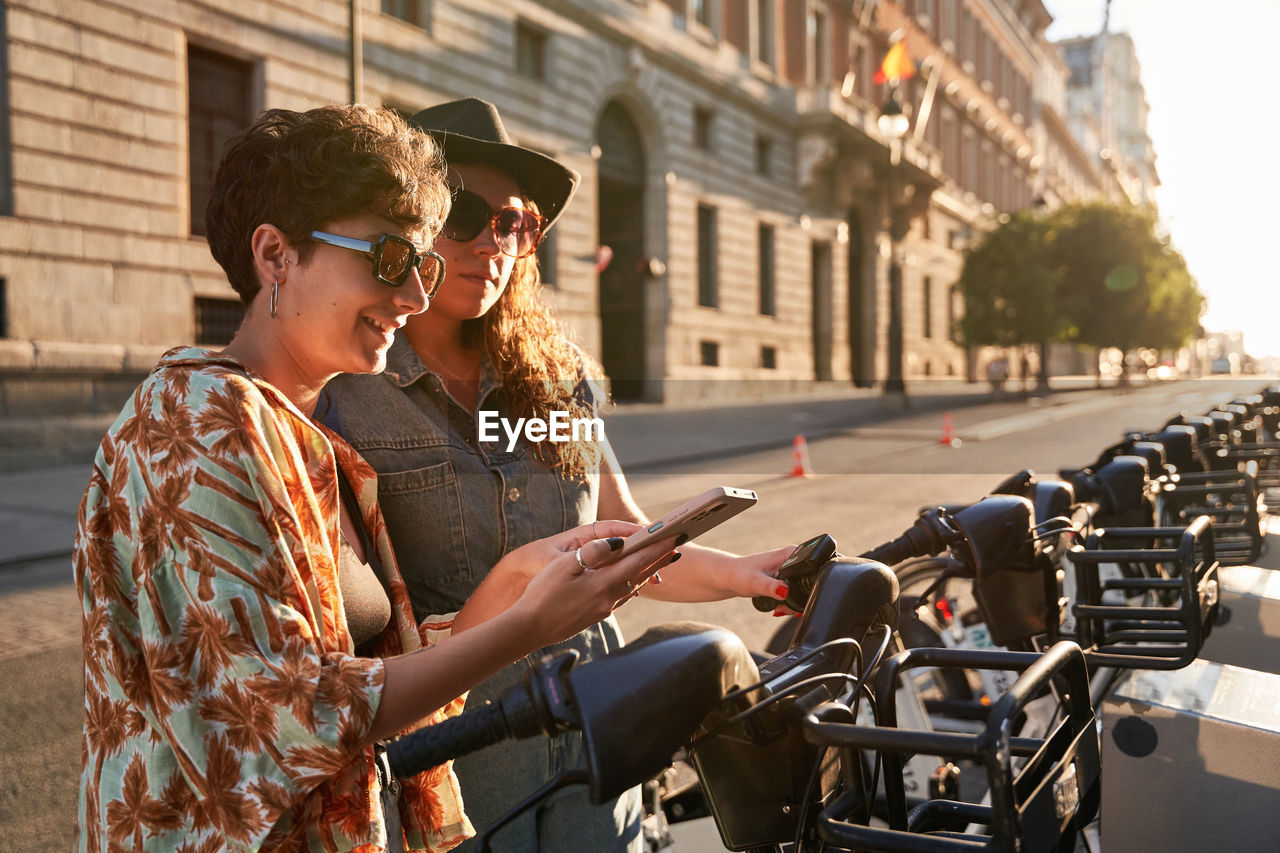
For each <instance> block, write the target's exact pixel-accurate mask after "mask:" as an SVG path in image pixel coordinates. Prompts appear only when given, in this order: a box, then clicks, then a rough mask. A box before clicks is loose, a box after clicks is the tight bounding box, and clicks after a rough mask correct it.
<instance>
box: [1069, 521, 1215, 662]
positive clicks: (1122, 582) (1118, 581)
mask: <svg viewBox="0 0 1280 853" xmlns="http://www.w3.org/2000/svg"><path fill="white" fill-rule="evenodd" d="M1153 544H1154V545H1156V546H1157V547H1152V545H1153ZM1160 545H1167V546H1169V547H1158V546H1160ZM1067 558H1068V559H1070V560H1071V562H1072V564H1073V565H1074V567H1075V572H1076V590H1077V596H1078V601H1077V603H1076V604H1075V605H1074V606H1073V607H1072V612H1073V614H1074V615H1075V617H1076V634H1077V638H1078V640H1079V643H1080V645H1081V646H1082V647H1084V649H1085V655H1086V657H1087V658H1088V659H1089V663H1090V664H1095V665H1098V666H1114V667H1126V668H1136V669H1181V668H1182V667H1184V666H1186V665H1187V664H1189V663H1191V661H1193V660H1195V658H1196V655H1198V654H1199V653H1200V648H1201V646H1202V645H1203V644H1204V640H1205V638H1206V637H1207V636H1208V635H1209V629H1210V627H1211V626H1212V625H1213V622H1214V619H1215V618H1216V617H1217V612H1218V563H1217V561H1216V559H1215V555H1214V526H1213V525H1212V524H1211V523H1210V521H1209V519H1208V518H1207V517H1206V516H1200V517H1199V518H1196V519H1195V520H1194V521H1192V522H1191V524H1189V525H1188V526H1187V527H1185V528H1181V527H1136V528H1110V529H1101V530H1097V531H1095V532H1094V533H1093V534H1091V535H1090V536H1089V538H1088V540H1086V543H1085V546H1084V547H1083V548H1081V547H1080V546H1076V547H1075V548H1072V549H1071V550H1070V551H1068V552H1067ZM1104 563H1115V564H1118V565H1120V566H1122V567H1124V568H1125V569H1127V570H1128V571H1127V572H1126V575H1125V576H1124V577H1120V578H1109V579H1103V578H1102V577H1101V572H1100V569H1101V566H1102V564H1104ZM1112 590H1119V591H1121V592H1123V593H1124V594H1125V596H1126V597H1130V596H1134V595H1137V594H1145V593H1151V594H1154V596H1155V597H1156V600H1157V601H1158V602H1161V603H1159V604H1157V605H1155V606H1141V605H1139V606H1134V605H1131V604H1128V603H1125V604H1115V603H1110V602H1109V601H1108V602H1106V603H1104V598H1103V596H1104V595H1105V594H1106V593H1107V592H1110V591H1112Z"/></svg>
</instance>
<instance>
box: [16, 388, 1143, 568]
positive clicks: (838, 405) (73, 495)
mask: <svg viewBox="0 0 1280 853" xmlns="http://www.w3.org/2000/svg"><path fill="white" fill-rule="evenodd" d="M1052 384H1053V391H1052V392H1051V393H1050V394H1049V396H1048V398H1046V399H1045V403H1046V404H1050V405H1051V404H1052V400H1053V398H1056V397H1060V396H1061V395H1063V394H1066V393H1067V392H1079V393H1087V392H1093V393H1095V394H1110V393H1112V390H1111V389H1104V390H1102V391H1098V390H1097V389H1096V386H1095V380H1094V379H1093V378H1091V377H1055V378H1054V379H1053V381H1052ZM1015 387H1016V386H1015ZM1135 387H1141V385H1139V386H1135ZM833 392H834V393H832V394H830V395H827V396H824V397H821V398H816V399H815V398H813V397H803V398H795V399H790V400H782V401H769V402H763V401H761V402H756V403H736V404H733V405H714V406H703V407H696V408H679V409H674V408H667V407H663V406H660V405H653V404H622V405H618V406H616V407H613V410H612V411H610V412H607V413H606V415H605V420H606V423H607V430H608V435H609V438H610V441H611V442H612V444H613V446H614V449H615V450H616V451H617V453H618V458H619V461H621V463H622V465H623V467H624V469H625V470H627V471H643V470H646V469H653V468H657V467H659V466H668V465H678V464H680V463H682V462H688V461H692V460H703V459H710V458H715V457H717V456H721V457H723V456H728V455H732V454H735V453H741V452H746V451H752V450H760V449H765V448H771V447H781V446H786V445H789V444H791V442H792V441H793V440H794V438H795V436H796V435H799V434H803V435H804V436H805V437H806V439H808V440H811V441H812V440H814V439H817V438H822V437H823V436H827V435H834V434H837V433H839V432H841V431H843V430H847V429H850V428H853V427H856V426H864V425H866V424H871V423H883V422H887V421H900V420H904V419H908V420H909V419H911V418H913V417H915V416H918V415H921V414H924V413H937V412H943V411H949V410H952V409H960V408H964V407H966V406H975V405H982V404H987V403H992V402H997V401H1003V402H1006V403H1009V404H1010V405H1014V406H1017V405H1021V404H1022V401H1024V400H1025V395H1023V394H1022V393H1021V392H1019V391H1006V392H1005V394H1004V395H1003V397H1001V398H995V397H993V396H992V394H991V390H990V387H989V386H988V385H986V384H985V383H973V384H966V383H963V382H955V381H945V380H940V381H937V382H933V383H924V382H913V383H910V384H909V385H908V386H907V394H908V397H907V400H908V403H907V408H905V409H903V408H891V407H886V406H885V405H884V400H883V395H882V394H881V393H880V391H879V390H878V389H858V388H852V387H849V388H847V389H844V390H843V391H841V390H840V389H833ZM1068 396H1069V397H1070V398H1071V399H1080V397H1079V396H1077V393H1070V394H1068ZM90 467H91V463H89V462H85V463H83V464H76V465H64V466H60V467H56V468H43V469H34V470H30V471H18V472H12V473H5V472H0V531H3V534H2V535H0V571H3V570H4V569H6V568H12V567H17V566H22V565H25V564H28V563H32V562H36V561H39V560H43V559H48V558H53V557H63V556H67V555H69V554H70V553H71V548H72V542H73V539H74V538H75V525H76V513H77V511H78V509H79V505H80V498H81V496H82V495H83V494H84V490H85V488H86V487H87V486H88V484H89V470H90Z"/></svg>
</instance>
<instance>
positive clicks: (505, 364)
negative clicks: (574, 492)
mask: <svg viewBox="0 0 1280 853" xmlns="http://www.w3.org/2000/svg"><path fill="white" fill-rule="evenodd" d="M525 206H526V207H528V208H529V209H531V210H533V211H534V212H537V205H535V204H534V203H533V201H532V200H531V199H528V198H526V199H525ZM541 291H542V275H541V272H540V271H539V269H538V256H537V255H536V254H534V255H529V256H528V257H524V258H518V259H517V260H516V262H515V265H514V266H513V268H512V270H511V278H510V279H509V280H508V281H507V289H506V291H505V292H504V293H503V294H502V297H501V298H500V299H499V300H498V303H497V304H496V305H494V306H493V308H491V309H490V310H489V311H488V313H486V314H485V315H484V316H483V317H482V318H480V319H479V320H476V321H474V322H475V323H477V324H479V333H480V335H481V336H482V338H483V343H484V350H485V355H487V356H488V357H489V361H490V362H491V363H492V364H493V367H494V369H495V371H496V372H497V374H498V378H499V379H500V380H501V382H502V387H503V388H504V389H505V390H506V392H507V397H508V398H509V399H510V401H511V406H512V409H513V412H514V414H515V415H516V417H539V418H542V419H544V420H549V419H550V417H551V412H553V411H560V412H568V414H569V417H570V418H592V417H595V416H596V407H597V406H598V405H600V404H603V403H604V402H605V401H604V400H596V399H594V396H589V395H593V394H594V393H599V392H598V390H592V389H584V388H582V387H581V385H582V383H583V381H584V377H589V378H595V377H600V376H603V375H604V372H603V370H602V369H601V368H600V365H598V364H597V363H596V362H595V360H594V359H592V358H591V357H590V356H589V355H587V354H586V353H585V352H583V351H582V350H581V349H579V348H578V347H577V346H576V345H575V344H574V343H573V342H572V341H571V340H570V339H569V337H568V336H567V335H566V334H565V332H564V329H563V328H562V327H561V326H560V321H559V319H558V318H557V317H556V315H555V311H554V310H553V309H552V308H551V306H550V305H548V304H547V303H546V302H545V301H544V300H543V299H542V295H541ZM597 388H598V386H597ZM536 452H537V456H538V459H539V461H541V462H542V463H543V464H545V465H547V466H548V467H550V468H554V469H556V470H557V471H558V472H559V473H560V475H561V476H562V477H565V478H566V479H571V480H584V479H586V477H587V475H588V473H590V472H591V471H593V470H595V469H596V468H597V467H598V466H599V461H600V448H599V446H598V445H597V444H596V443H595V442H594V441H564V442H550V441H543V442H539V443H538V446H537V451H536Z"/></svg>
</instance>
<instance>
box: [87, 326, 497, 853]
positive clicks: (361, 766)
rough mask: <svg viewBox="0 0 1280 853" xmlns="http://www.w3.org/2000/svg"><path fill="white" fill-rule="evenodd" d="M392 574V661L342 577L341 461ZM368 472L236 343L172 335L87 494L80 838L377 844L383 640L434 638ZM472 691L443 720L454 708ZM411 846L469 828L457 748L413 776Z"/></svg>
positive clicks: (368, 847)
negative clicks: (356, 644)
mask: <svg viewBox="0 0 1280 853" xmlns="http://www.w3.org/2000/svg"><path fill="white" fill-rule="evenodd" d="M335 466H340V467H341V469H342V471H343V473H344V474H345V475H346V477H347V478H348V480H349V482H351V484H352V486H353V487H354V490H355V492H356V495H357V497H358V500H359V504H360V507H361V509H362V510H363V512H364V522H365V524H366V526H367V527H368V529H369V530H370V532H371V534H372V536H373V540H374V542H375V545H376V548H377V551H378V556H379V558H380V559H381V561H382V565H383V566H384V568H385V570H386V573H387V574H388V575H389V578H388V582H389V593H390V597H391V601H392V609H393V616H392V622H391V624H390V625H389V626H388V627H387V629H386V630H385V631H384V632H383V633H382V634H381V635H380V636H379V637H378V638H376V640H375V647H374V648H375V652H376V654H377V655H378V657H373V658H362V657H356V656H355V654H354V649H353V645H352V640H351V636H350V634H349V633H348V630H347V623H346V619H345V617H344V615H343V610H342V598H341V592H340V590H339V589H338V585H337V570H336V563H337V547H338V541H339V536H340V533H339V513H338V505H339V495H338V487H337V479H336V478H337V468H336V467H335ZM376 490H377V481H376V477H375V475H374V472H373V470H372V469H371V468H369V467H368V466H367V465H366V464H365V463H364V461H363V460H362V459H361V458H360V457H359V456H358V454H356V452H355V451H354V450H352V449H351V448H350V446H349V445H347V444H346V443H345V442H343V441H342V439H340V438H337V437H336V436H335V435H333V434H332V433H329V432H328V431H327V430H324V429H323V428H322V427H317V426H315V425H314V424H312V423H311V421H309V420H308V419H307V418H306V417H304V416H303V415H302V414H301V413H300V412H299V411H298V410H297V409H296V408H294V407H293V405H292V404H291V403H290V402H289V401H288V400H287V399H286V398H285V397H284V396H283V395H282V394H280V392H279V391H277V390H276V389H275V388H273V387H272V386H271V385H270V384H268V383H267V382H265V381H264V380H262V379H261V378H258V377H256V376H254V375H253V374H251V373H250V372H249V371H248V370H246V368H244V367H243V366H242V365H241V364H239V363H238V362H237V361H235V360H234V359H230V358H227V357H223V356H219V355H216V354H214V353H210V352H208V351H205V350H200V349H190V348H188V349H182V348H179V349H176V350H172V351H170V352H169V353H167V354H166V355H165V357H164V358H163V359H161V361H160V363H159V364H158V365H157V366H156V368H155V370H154V371H153V372H152V374H151V376H150V377H149V378H148V379H147V380H146V381H145V382H144V383H143V384H142V385H141V386H139V387H138V389H137V390H136V391H135V393H134V395H133V398H132V400H131V401H130V402H129V403H128V404H127V405H126V406H125V408H124V411H123V412H121V414H120V417H119V418H118V419H117V420H116V423H115V425H114V426H113V427H112V428H111V430H110V432H108V434H107V436H106V438H105V439H103V442H102V446H101V448H100V449H99V451H98V455H97V458H96V460H95V462H94V468H93V474H92V477H91V479H90V482H89V488H88V491H87V492H86V493H85V496H84V500H83V501H82V502H81V505H80V513H79V521H78V528H77V532H76V548H75V557H74V563H75V576H76V588H77V591H78V593H79V594H80V597H81V601H82V603H83V607H84V632H83V637H84V660H85V726H84V736H83V742H82V749H81V752H82V759H83V771H82V774H81V780H80V800H79V815H78V818H79V823H80V831H79V847H80V849H81V850H85V851H100V850H123V849H131V850H144V849H145V850H177V851H184V853H186V852H187V851H189V853H206V851H220V850H235V851H241V850H273V851H274V850H288V851H294V850H314V851H346V850H355V851H366V853H372V852H373V851H381V850H384V849H385V848H386V846H387V838H386V829H385V824H384V821H383V817H382V810H381V805H380V799H379V791H378V782H377V775H376V769H375V753H374V748H373V747H372V746H369V745H366V741H367V739H368V738H367V732H368V730H369V727H370V724H371V722H372V720H373V717H374V714H375V713H376V711H377V708H378V702H379V700H380V698H381V689H382V681H383V663H382V661H381V660H380V659H379V658H380V657H384V656H389V655H394V654H399V653H401V652H405V651H409V650H412V649H415V648H419V647H420V646H421V645H423V644H424V642H425V637H426V635H427V633H428V629H429V628H430V627H432V626H430V625H428V624H424V625H423V626H421V627H420V626H418V625H416V624H415V622H414V619H413V615H412V610H411V608H410V606H409V599H408V595H407V593H406V592H405V588H404V583H403V581H402V580H401V578H400V574H399V571H398V569H397V568H396V562H395V558H394V556H393V554H392V551H391V545H390V540H389V539H388V538H387V535H386V529H385V526H384V524H383V520H382V515H381V513H380V512H379V510H378V507H377V503H376ZM461 706H462V699H461V698H459V699H458V700H456V701H455V702H453V703H451V704H450V706H448V707H447V708H445V709H443V710H441V711H437V712H436V713H435V714H433V715H432V716H431V717H430V718H429V719H428V720H427V722H428V723H432V722H438V721H440V720H441V719H443V718H444V716H445V715H446V714H454V713H457V712H458V710H459V709H460V708H461ZM400 817H401V821H402V823H403V826H404V830H405V835H406V842H407V843H406V846H407V849H409V850H414V851H417V850H427V851H438V850H447V849H449V848H451V847H453V846H454V845H456V844H458V843H459V842H461V841H462V840H464V839H465V838H467V837H468V836H470V835H471V834H472V829H471V825H470V823H469V821H468V820H467V818H466V816H465V815H464V814H463V812H462V804H461V799H460V797H459V793H458V786H457V781H456V779H455V777H454V775H453V771H452V768H451V767H450V766H449V765H444V766H441V767H437V768H434V769H433V770H430V771H428V772H426V773H423V774H421V775H419V776H417V777H414V778H413V779H410V780H406V781H405V782H404V783H403V788H402V791H401V794H400Z"/></svg>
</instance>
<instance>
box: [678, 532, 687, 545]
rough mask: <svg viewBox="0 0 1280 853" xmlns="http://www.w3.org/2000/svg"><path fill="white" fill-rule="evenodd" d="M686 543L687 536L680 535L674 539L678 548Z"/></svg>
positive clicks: (685, 534)
mask: <svg viewBox="0 0 1280 853" xmlns="http://www.w3.org/2000/svg"><path fill="white" fill-rule="evenodd" d="M688 541H689V534H688V533H681V534H680V535H679V536H677V537H676V547H677V548H679V547H680V546H681V545H683V544H684V543H686V542H688Z"/></svg>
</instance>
